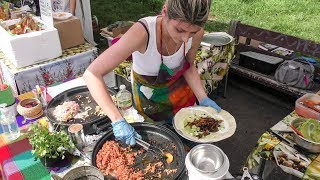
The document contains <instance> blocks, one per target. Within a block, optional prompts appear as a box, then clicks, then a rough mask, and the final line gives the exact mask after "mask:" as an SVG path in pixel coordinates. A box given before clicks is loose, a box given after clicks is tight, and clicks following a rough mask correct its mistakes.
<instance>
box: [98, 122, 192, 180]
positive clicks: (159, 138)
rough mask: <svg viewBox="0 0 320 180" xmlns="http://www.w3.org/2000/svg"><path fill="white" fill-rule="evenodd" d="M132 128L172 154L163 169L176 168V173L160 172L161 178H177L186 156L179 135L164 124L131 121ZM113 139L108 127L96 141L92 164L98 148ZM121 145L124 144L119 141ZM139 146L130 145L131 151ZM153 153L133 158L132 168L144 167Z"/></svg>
mask: <svg viewBox="0 0 320 180" xmlns="http://www.w3.org/2000/svg"><path fill="white" fill-rule="evenodd" d="M131 125H132V126H133V127H134V129H135V130H136V131H137V132H138V133H139V134H140V135H141V136H142V139H143V140H144V141H146V142H148V143H150V144H151V145H154V146H156V147H159V148H160V149H162V150H163V151H165V152H170V153H171V154H172V155H173V157H174V158H173V162H172V163H171V164H167V163H164V164H165V169H177V171H176V173H172V174H170V175H169V176H167V175H166V173H164V172H163V173H162V175H163V176H162V178H161V179H178V177H179V176H180V175H181V174H182V173H183V172H184V170H185V165H184V159H185V157H186V151H185V149H184V146H183V143H182V141H181V140H180V139H179V137H178V136H177V135H176V134H175V133H174V132H172V131H171V130H169V129H168V128H166V127H164V126H157V125H153V124H150V123H132V124H131ZM110 140H115V137H114V135H113V131H112V129H111V128H110V130H109V131H107V133H106V134H105V135H104V136H103V137H102V138H101V139H100V140H99V141H98V142H97V144H96V146H95V147H94V149H93V153H92V165H93V166H95V167H97V166H96V158H97V154H98V152H99V150H100V149H101V148H102V146H103V144H104V143H105V142H106V141H110ZM120 145H121V146H124V147H125V146H126V145H124V144H122V143H120ZM140 148H141V146H139V145H138V144H136V145H135V146H134V147H132V149H133V151H137V150H139V149H140ZM154 156H155V155H154V154H153V153H152V152H149V151H146V152H144V153H142V154H140V155H138V156H137V157H136V158H135V164H134V165H133V166H132V167H134V168H139V169H144V168H145V167H146V166H147V165H148V163H149V162H155V161H154ZM105 179H114V177H109V176H107V177H105ZM145 179H151V175H147V176H146V177H145Z"/></svg>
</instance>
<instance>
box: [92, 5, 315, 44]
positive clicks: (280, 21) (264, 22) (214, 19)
mask: <svg viewBox="0 0 320 180" xmlns="http://www.w3.org/2000/svg"><path fill="white" fill-rule="evenodd" d="M163 2H164V0H123V1H120V0H117V1H115V0H114V1H104V0H93V1H91V8H92V14H94V15H96V16H97V17H98V19H99V23H100V27H101V28H102V27H106V26H107V25H108V24H110V23H112V22H114V21H119V20H134V21H135V20H138V19H139V18H141V17H144V16H147V15H154V14H157V12H160V10H161V7H162V3H163ZM319 11H320V1H319V0H213V3H212V9H211V16H210V19H209V22H208V23H207V24H206V27H205V29H206V30H207V31H227V29H228V26H229V22H230V20H231V19H238V20H240V21H241V22H243V23H246V24H249V25H253V26H258V27H262V28H265V29H270V30H273V31H277V32H282V33H285V34H289V35H293V36H297V37H300V38H304V39H309V40H313V41H316V42H320V13H319Z"/></svg>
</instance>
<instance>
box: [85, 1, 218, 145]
mask: <svg viewBox="0 0 320 180" xmlns="http://www.w3.org/2000/svg"><path fill="white" fill-rule="evenodd" d="M210 6H211V0H167V1H166V3H165V4H164V6H163V9H162V12H161V16H153V17H146V18H142V19H141V20H139V21H138V22H137V23H135V24H134V25H133V26H132V27H131V28H130V29H129V30H128V31H127V32H126V33H125V34H124V35H123V36H122V37H121V39H120V40H119V41H118V42H117V43H116V44H114V45H113V46H111V47H110V48H108V49H107V50H106V51H104V52H103V53H102V54H101V55H100V56H99V57H98V58H97V59H96V60H95V61H93V62H92V64H91V65H90V66H89V67H88V69H87V70H86V72H85V73H84V79H85V81H86V83H87V85H88V88H89V90H90V93H91V94H92V96H93V98H94V99H95V101H96V102H97V103H98V104H99V106H100V107H101V108H102V109H103V110H104V112H105V113H106V114H107V115H108V117H109V118H110V119H111V121H112V126H113V132H114V135H115V137H116V138H117V139H119V140H121V141H124V142H126V144H130V145H133V144H135V137H140V135H139V134H137V133H136V132H135V130H134V128H133V127H132V126H131V125H130V124H128V123H127V122H126V120H125V119H124V118H123V117H122V115H121V114H120V112H119V110H118V109H117V107H116V106H115V105H114V104H113V102H112V99H111V97H110V95H109V94H108V91H107V88H106V85H105V83H104V81H103V76H104V75H105V74H107V73H109V72H110V71H112V70H113V69H114V68H115V67H117V66H118V65H119V64H120V63H121V62H122V61H123V60H125V59H126V58H127V57H129V56H130V55H131V54H132V57H133V66H132V91H133V96H134V102H135V105H136V108H137V110H138V111H139V113H140V114H142V115H144V116H147V117H148V118H147V119H149V118H150V119H152V120H151V121H152V122H153V123H157V124H160V123H165V122H169V123H170V122H171V121H172V118H173V116H174V114H175V113H177V112H178V111H179V110H180V109H181V108H183V107H188V106H193V105H194V104H195V102H196V100H198V101H199V102H200V103H199V104H200V105H201V106H211V107H213V108H215V109H216V110H217V111H220V110H221V108H220V107H219V106H218V105H217V104H216V103H215V102H214V101H213V100H211V99H210V98H208V97H207V95H206V93H205V90H204V88H203V86H202V84H201V81H200V77H199V74H198V72H197V69H196V67H195V66H194V64H193V61H194V59H195V56H196V52H197V50H198V48H199V46H200V42H201V40H202V36H203V34H204V30H203V26H204V24H205V22H206V21H207V19H208V14H209V11H210Z"/></svg>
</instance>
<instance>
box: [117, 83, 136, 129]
mask: <svg viewBox="0 0 320 180" xmlns="http://www.w3.org/2000/svg"><path fill="white" fill-rule="evenodd" d="M116 99H117V106H118V108H119V110H120V112H121V114H122V116H123V117H124V118H125V119H126V120H127V122H129V123H131V122H133V107H132V94H131V92H130V91H128V90H127V89H126V86H125V85H124V84H122V85H120V91H119V92H118V93H117V95H116Z"/></svg>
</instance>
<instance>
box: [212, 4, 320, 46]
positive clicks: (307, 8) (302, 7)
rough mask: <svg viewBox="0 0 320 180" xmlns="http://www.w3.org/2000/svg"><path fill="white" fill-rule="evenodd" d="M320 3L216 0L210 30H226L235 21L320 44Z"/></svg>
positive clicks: (213, 5)
mask: <svg viewBox="0 0 320 180" xmlns="http://www.w3.org/2000/svg"><path fill="white" fill-rule="evenodd" d="M319 9H320V1H319V0H228V1H226V0H213V4H212V9H211V14H212V17H211V18H210V20H209V23H207V26H206V30H208V31H220V30H224V31H226V30H227V29H228V26H229V24H228V23H229V21H230V20H231V19H238V20H240V21H241V22H243V23H245V24H249V25H253V26H257V27H261V28H265V29H269V30H272V31H277V32H281V33H284V34H289V35H293V36H296V37H300V38H303V39H309V40H313V41H316V42H320V20H319V19H320V13H319Z"/></svg>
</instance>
